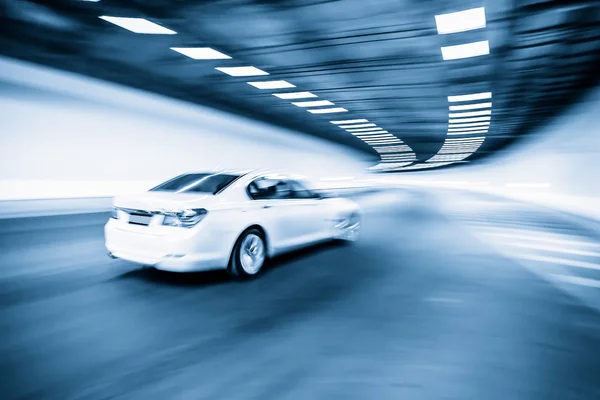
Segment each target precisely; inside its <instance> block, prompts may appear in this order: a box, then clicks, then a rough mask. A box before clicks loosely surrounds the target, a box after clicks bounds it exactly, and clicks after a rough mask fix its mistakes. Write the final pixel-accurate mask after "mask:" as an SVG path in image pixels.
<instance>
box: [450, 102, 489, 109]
mask: <svg viewBox="0 0 600 400" xmlns="http://www.w3.org/2000/svg"><path fill="white" fill-rule="evenodd" d="M491 107H492V103H491V102H490V103H476V104H464V105H462V106H450V107H449V108H450V111H465V110H477V109H479V108H491Z"/></svg>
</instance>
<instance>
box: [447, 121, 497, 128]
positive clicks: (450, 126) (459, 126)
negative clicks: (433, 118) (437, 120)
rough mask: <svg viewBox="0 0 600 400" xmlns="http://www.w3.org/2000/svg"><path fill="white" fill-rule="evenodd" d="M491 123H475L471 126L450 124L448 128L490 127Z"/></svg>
mask: <svg viewBox="0 0 600 400" xmlns="http://www.w3.org/2000/svg"><path fill="white" fill-rule="evenodd" d="M489 125H490V121H484V122H473V123H471V124H448V128H470V127H473V126H489Z"/></svg>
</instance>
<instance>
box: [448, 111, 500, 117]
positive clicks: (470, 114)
mask: <svg viewBox="0 0 600 400" xmlns="http://www.w3.org/2000/svg"><path fill="white" fill-rule="evenodd" d="M491 114H492V110H482V111H469V112H461V113H449V114H448V118H467V117H479V116H481V115H491Z"/></svg>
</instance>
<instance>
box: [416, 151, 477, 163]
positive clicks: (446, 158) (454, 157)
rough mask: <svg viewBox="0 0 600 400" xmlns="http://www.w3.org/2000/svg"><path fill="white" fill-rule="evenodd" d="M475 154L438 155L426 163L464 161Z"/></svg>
mask: <svg viewBox="0 0 600 400" xmlns="http://www.w3.org/2000/svg"><path fill="white" fill-rule="evenodd" d="M472 155H473V153H463V154H436V155H435V156H433V157H431V158H430V159H429V160H427V161H426V162H435V161H462V160H464V159H465V158H468V157H470V156H472Z"/></svg>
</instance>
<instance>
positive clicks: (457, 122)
mask: <svg viewBox="0 0 600 400" xmlns="http://www.w3.org/2000/svg"><path fill="white" fill-rule="evenodd" d="M491 119H492V117H475V118H461V119H450V120H449V121H448V122H450V123H451V124H462V123H463V122H480V121H489V120H491Z"/></svg>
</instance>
